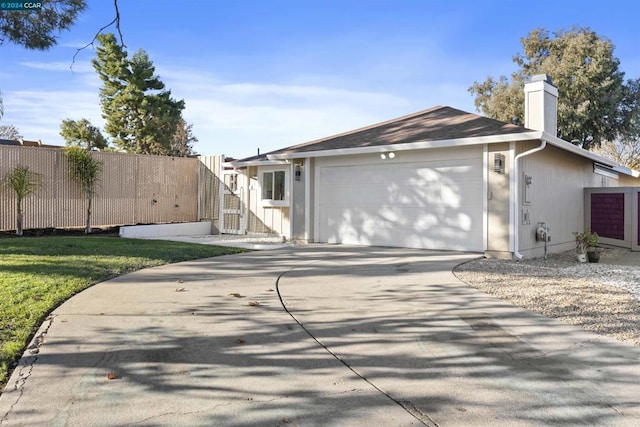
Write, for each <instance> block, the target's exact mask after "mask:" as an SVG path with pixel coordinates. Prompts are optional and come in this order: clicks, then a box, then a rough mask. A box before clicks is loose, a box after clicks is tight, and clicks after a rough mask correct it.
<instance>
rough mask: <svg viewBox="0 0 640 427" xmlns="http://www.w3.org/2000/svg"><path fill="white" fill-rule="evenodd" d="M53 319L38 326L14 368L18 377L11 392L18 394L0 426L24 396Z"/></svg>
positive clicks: (52, 316) (50, 316) (53, 317)
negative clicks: (36, 331) (16, 366)
mask: <svg viewBox="0 0 640 427" xmlns="http://www.w3.org/2000/svg"><path fill="white" fill-rule="evenodd" d="M55 317H56V316H55V315H53V314H52V315H49V317H47V318H46V319H45V321H44V322H43V324H42V326H40V329H39V331H38V333H37V334H36V336H35V337H33V340H31V344H29V347H27V349H26V350H25V353H24V354H23V355H22V357H21V358H20V360H19V361H18V368H16V372H15V373H14V375H18V379H17V380H16V383H15V385H14V386H13V390H11V391H12V392H17V393H18V394H17V396H16V400H15V402H13V403H12V404H11V406H10V407H9V410H8V411H7V412H6V413H5V414H4V415H3V416H2V418H0V424H2V423H4V422H5V421H7V419H8V418H9V415H10V414H11V411H13V408H15V406H16V405H17V404H18V403H19V402H20V399H21V398H22V395H23V394H24V387H25V385H26V383H27V380H28V379H29V377H30V376H31V373H32V372H33V366H34V365H35V363H36V362H37V361H38V354H39V353H40V347H42V345H43V344H44V339H45V337H46V335H47V333H48V332H49V328H51V325H53V320H54V319H55ZM27 353H28V354H29V355H28V356H25V354H27ZM5 393H6V390H5Z"/></svg>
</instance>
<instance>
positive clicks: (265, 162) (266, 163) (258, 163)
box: [229, 159, 289, 168]
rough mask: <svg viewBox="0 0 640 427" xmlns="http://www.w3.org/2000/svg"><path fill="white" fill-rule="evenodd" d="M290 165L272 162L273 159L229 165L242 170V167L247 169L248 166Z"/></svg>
mask: <svg viewBox="0 0 640 427" xmlns="http://www.w3.org/2000/svg"><path fill="white" fill-rule="evenodd" d="M288 163H289V162H287V161H284V160H272V159H268V160H248V161H246V162H243V161H241V160H238V161H234V162H229V164H230V165H231V166H233V167H234V168H240V167H246V166H270V165H286V164H288Z"/></svg>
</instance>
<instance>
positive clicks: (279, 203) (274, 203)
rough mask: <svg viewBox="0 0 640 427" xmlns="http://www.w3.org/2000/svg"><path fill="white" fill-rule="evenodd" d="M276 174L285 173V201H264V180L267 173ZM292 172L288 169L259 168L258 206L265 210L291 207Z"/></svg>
mask: <svg viewBox="0 0 640 427" xmlns="http://www.w3.org/2000/svg"><path fill="white" fill-rule="evenodd" d="M274 172H284V199H283V200H273V199H263V198H262V180H263V176H264V174H265V173H274ZM290 175H291V172H290V171H289V170H288V169H287V168H275V167H269V168H258V204H259V206H262V207H265V208H273V207H279V208H280V207H288V206H289V205H290V200H291V183H290V182H289V180H290V179H291V177H290ZM272 185H275V174H274V177H273V183H272Z"/></svg>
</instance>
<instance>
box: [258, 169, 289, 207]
mask: <svg viewBox="0 0 640 427" xmlns="http://www.w3.org/2000/svg"><path fill="white" fill-rule="evenodd" d="M285 182H286V179H285V171H273V172H263V173H262V200H274V201H284V200H286V189H285Z"/></svg>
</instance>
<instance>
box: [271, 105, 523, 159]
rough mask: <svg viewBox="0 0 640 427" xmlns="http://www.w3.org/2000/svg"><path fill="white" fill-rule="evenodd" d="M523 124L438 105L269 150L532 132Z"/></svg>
mask: <svg viewBox="0 0 640 427" xmlns="http://www.w3.org/2000/svg"><path fill="white" fill-rule="evenodd" d="M529 131H530V129H526V128H524V127H521V126H516V125H512V124H508V123H504V122H501V121H498V120H494V119H489V118H487V117H482V116H479V115H477V114H471V113H467V112H465V111H461V110H457V109H455V108H451V107H443V106H440V105H439V106H437V107H433V108H430V109H428V110H423V111H419V112H417V113H413V114H410V115H408V116H403V117H399V118H397V119H393V120H389V121H386V122H382V123H378V124H375V125H371V126H367V127H364V128H361V129H356V130H352V131H349V132H345V133H341V134H338V135H334V136H329V137H326V138H322V139H317V140H315V141H310V142H306V143H304V144H299V145H294V146H291V147H287V148H283V149H281V150H277V151H272V152H270V153H268V154H285V153H287V154H288V153H305V152H310V151H324V150H337V149H344V148H359V147H375V146H378V145H393V144H406V143H411V142H418V141H440V140H448V139H459V138H473V137H481V136H494V135H506V134H513V133H523V132H529Z"/></svg>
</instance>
